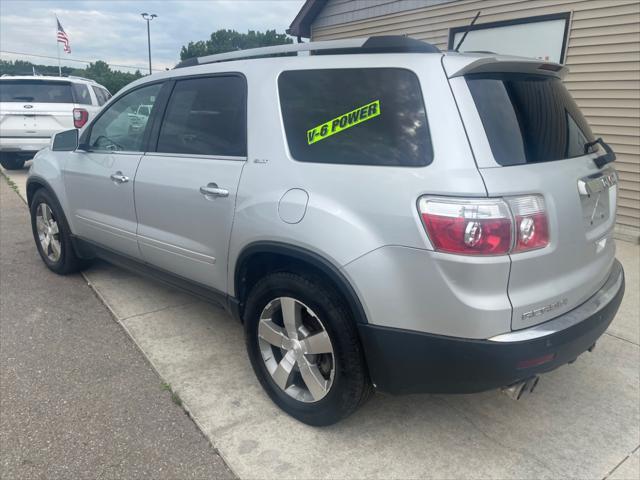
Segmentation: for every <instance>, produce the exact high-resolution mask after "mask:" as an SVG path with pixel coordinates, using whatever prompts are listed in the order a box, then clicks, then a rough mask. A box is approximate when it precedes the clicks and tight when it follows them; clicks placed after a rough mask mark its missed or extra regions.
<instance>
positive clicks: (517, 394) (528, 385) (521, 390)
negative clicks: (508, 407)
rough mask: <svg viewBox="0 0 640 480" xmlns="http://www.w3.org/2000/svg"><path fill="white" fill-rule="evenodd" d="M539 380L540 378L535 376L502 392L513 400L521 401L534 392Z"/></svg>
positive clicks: (504, 388)
mask: <svg viewBox="0 0 640 480" xmlns="http://www.w3.org/2000/svg"><path fill="white" fill-rule="evenodd" d="M539 380H540V377H539V376H538V375H535V376H533V377H530V378H527V379H526V380H523V381H522V382H518V383H514V384H513V385H509V386H508V387H503V388H502V390H501V391H502V393H504V394H505V395H506V396H507V397H509V398H510V399H512V400H520V399H521V398H522V397H523V396H524V395H526V394H528V393H533V390H534V389H535V388H536V386H537V385H538V381H539Z"/></svg>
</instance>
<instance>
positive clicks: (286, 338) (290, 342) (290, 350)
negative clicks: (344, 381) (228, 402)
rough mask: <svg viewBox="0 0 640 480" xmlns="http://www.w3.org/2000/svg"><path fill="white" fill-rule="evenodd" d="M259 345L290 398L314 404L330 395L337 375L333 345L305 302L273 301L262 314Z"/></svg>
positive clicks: (279, 299) (290, 300)
mask: <svg viewBox="0 0 640 480" xmlns="http://www.w3.org/2000/svg"><path fill="white" fill-rule="evenodd" d="M258 343H259V346H260V352H261V353H262V359H263V361H264V363H265V366H266V367H267V371H268V372H269V374H270V375H271V378H272V379H273V381H274V382H275V383H276V385H278V386H279V387H280V388H281V389H282V390H283V391H284V392H285V393H286V394H287V395H289V396H290V397H292V398H294V399H296V400H299V401H301V402H305V403H312V402H317V401H319V400H321V399H322V398H324V397H325V396H326V395H327V393H329V390H330V389H331V386H332V384H333V379H334V375H335V358H334V353H333V346H332V344H331V339H330V338H329V334H328V333H327V330H326V329H325V328H324V325H323V324H322V322H321V321H320V319H319V318H318V316H317V315H316V314H315V313H314V312H313V311H312V310H311V309H310V308H309V307H307V306H306V305H305V304H304V303H302V302H300V301H299V300H296V299H295V298H291V297H279V298H276V299H274V300H272V301H271V302H269V303H268V304H267V306H266V307H264V309H263V310H262V313H261V315H260V321H259V323H258Z"/></svg>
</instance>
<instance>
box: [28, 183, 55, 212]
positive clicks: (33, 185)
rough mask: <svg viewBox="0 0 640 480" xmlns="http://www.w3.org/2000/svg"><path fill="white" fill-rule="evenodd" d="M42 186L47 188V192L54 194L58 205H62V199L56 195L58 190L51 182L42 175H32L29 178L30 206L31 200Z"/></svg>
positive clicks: (29, 204)
mask: <svg viewBox="0 0 640 480" xmlns="http://www.w3.org/2000/svg"><path fill="white" fill-rule="evenodd" d="M41 188H44V189H45V190H47V192H49V193H50V194H51V195H53V197H54V198H55V200H56V201H57V202H58V205H60V199H59V198H58V196H57V195H56V192H55V191H54V190H53V188H52V187H51V185H50V184H49V182H47V181H46V180H45V179H44V178H42V177H38V176H30V177H29V179H28V180H27V205H28V206H29V207H31V201H32V200H33V196H34V195H35V193H36V191H38V190H39V189H41Z"/></svg>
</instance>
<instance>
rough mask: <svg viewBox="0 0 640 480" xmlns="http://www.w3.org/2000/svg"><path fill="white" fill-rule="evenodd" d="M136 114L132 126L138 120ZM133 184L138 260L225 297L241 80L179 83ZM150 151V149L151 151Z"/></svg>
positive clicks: (242, 145) (242, 115)
mask: <svg viewBox="0 0 640 480" xmlns="http://www.w3.org/2000/svg"><path fill="white" fill-rule="evenodd" d="M144 110H145V109H144V108H140V109H139V110H138V111H137V113H136V121H139V120H140V119H143V118H146V117H145V113H146V112H145V111H144ZM162 118H163V120H162V123H161V124H160V123H159V122H158V123H157V124H154V127H153V129H154V131H157V132H158V134H157V148H155V152H148V153H146V154H145V155H144V157H143V158H142V161H141V162H140V167H139V169H138V173H137V175H136V180H135V203H136V212H137V215H138V242H139V246H140V251H141V253H142V257H143V258H144V260H145V261H147V262H149V263H151V264H153V265H155V266H156V267H159V268H161V269H164V270H167V271H169V272H171V273H174V274H177V275H180V276H182V277H185V278H187V279H189V280H192V281H195V282H198V283H200V284H202V285H205V286H207V287H210V288H214V289H216V290H219V291H223V292H226V291H227V251H228V247H229V237H230V234H231V226H232V222H233V215H234V209H235V201H236V192H237V188H238V183H239V181H240V175H241V173H242V169H243V167H244V165H245V162H246V155H247V145H246V82H245V79H244V77H242V76H240V75H216V76H205V77H192V78H185V79H179V80H177V81H176V82H175V85H174V87H173V91H172V93H171V97H170V99H169V102H168V104H167V107H166V112H165V113H164V115H163V116H162ZM152 150H154V149H152Z"/></svg>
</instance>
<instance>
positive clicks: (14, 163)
mask: <svg viewBox="0 0 640 480" xmlns="http://www.w3.org/2000/svg"><path fill="white" fill-rule="evenodd" d="M25 161H26V160H25V159H24V158H21V157H20V156H19V155H18V154H17V153H13V152H0V165H2V166H3V167H4V168H6V169H7V170H20V169H21V168H22V167H24V162H25Z"/></svg>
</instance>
